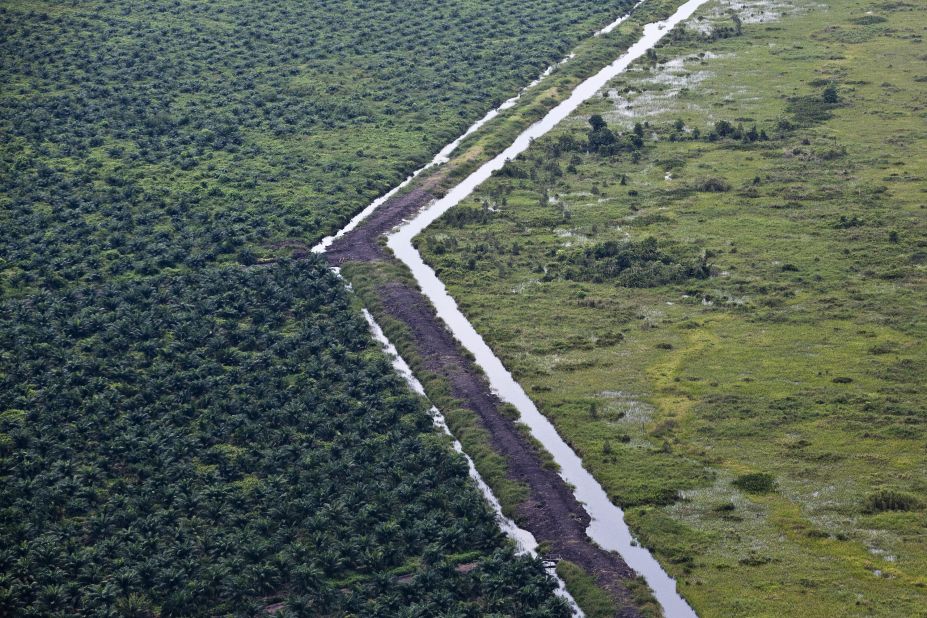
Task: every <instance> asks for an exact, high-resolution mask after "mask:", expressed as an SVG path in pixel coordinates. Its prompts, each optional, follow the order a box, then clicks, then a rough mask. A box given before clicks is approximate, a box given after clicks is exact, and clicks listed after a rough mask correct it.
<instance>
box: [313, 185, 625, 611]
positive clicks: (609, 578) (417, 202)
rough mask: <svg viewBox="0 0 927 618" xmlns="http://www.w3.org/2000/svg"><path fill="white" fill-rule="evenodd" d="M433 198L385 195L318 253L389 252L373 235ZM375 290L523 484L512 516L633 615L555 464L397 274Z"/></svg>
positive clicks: (346, 258)
mask: <svg viewBox="0 0 927 618" xmlns="http://www.w3.org/2000/svg"><path fill="white" fill-rule="evenodd" d="M433 199H434V196H433V195H432V194H431V193H429V191H428V190H427V189H426V188H416V189H413V190H412V191H410V192H409V193H406V194H404V195H400V196H396V197H394V198H392V199H390V200H389V201H388V202H386V203H385V204H383V205H382V206H381V207H380V208H379V209H377V211H376V212H375V213H373V214H372V215H371V216H370V217H369V218H368V219H367V220H365V221H364V223H363V224H361V225H360V226H359V227H357V228H356V229H354V230H352V231H351V232H349V233H347V234H345V235H344V236H342V237H340V238H338V239H337V240H335V242H334V243H333V244H332V245H331V246H330V247H329V248H328V250H327V251H326V252H325V254H324V255H325V257H326V259H327V260H328V262H329V264H331V265H332V266H337V267H341V266H344V265H345V264H346V263H349V262H375V261H384V260H392V259H393V258H392V257H391V256H390V255H389V253H388V251H387V250H385V249H384V248H383V247H382V246H381V244H380V243H381V237H382V236H383V235H384V234H386V233H387V232H389V231H390V230H391V229H393V228H394V227H395V226H396V225H398V224H400V223H402V221H404V220H406V219H410V218H412V217H413V216H414V215H415V214H416V213H417V212H418V211H420V210H421V209H422V208H424V207H425V206H427V205H428V204H429V203H430V202H431V201H432V200H433ZM377 293H378V295H379V298H380V305H381V307H382V310H383V311H384V312H385V313H386V314H387V315H388V316H389V317H391V318H394V319H396V320H400V321H401V322H402V323H403V324H405V325H406V326H407V327H408V329H409V332H411V333H412V335H413V340H414V346H415V352H416V353H417V355H418V356H419V357H420V358H421V360H422V363H423V365H424V367H425V369H427V370H428V371H430V372H432V373H434V374H436V375H438V376H441V377H442V378H444V379H445V380H446V381H447V383H448V385H449V387H450V389H451V393H452V395H453V396H454V397H455V398H456V399H458V400H459V401H460V403H461V406H462V407H465V408H467V409H469V410H471V411H472V412H473V413H474V414H475V415H477V417H478V418H479V419H480V422H481V424H482V426H483V427H484V428H485V429H486V430H487V431H488V433H489V435H490V438H491V442H492V446H493V448H494V449H495V451H496V452H498V453H499V454H500V455H502V456H504V457H505V458H506V460H507V462H508V469H509V475H510V476H511V478H512V479H513V480H515V481H518V482H522V483H524V484H525V485H527V487H528V488H529V491H530V494H529V498H528V499H527V500H525V501H524V502H523V503H521V504H520V505H519V506H518V508H517V516H516V518H517V521H518V524H519V525H520V526H521V527H522V528H524V529H526V530H528V531H529V532H531V533H532V534H533V535H534V536H535V538H536V539H537V541H538V542H539V543H542V544H545V545H546V546H547V547H548V548H549V551H548V552H547V554H546V557H550V558H555V559H556V558H562V559H566V560H570V561H571V562H574V563H576V564H578V565H580V566H581V567H583V569H585V570H586V571H587V572H588V573H590V574H591V575H593V576H594V577H595V579H596V581H597V582H598V584H599V586H600V587H601V588H603V589H604V590H605V591H607V592H608V593H609V595H610V596H611V597H612V598H613V599H614V600H615V602H616V605H617V606H618V607H620V608H622V609H621V611H620V613H619V614H618V615H620V616H639V615H640V613H639V611H638V610H637V609H636V607H635V605H634V603H633V601H632V598H631V595H630V593H629V592H628V589H627V587H626V585H625V583H626V582H627V581H628V580H629V579H633V578H635V577H636V573H635V572H634V570H633V569H631V568H630V567H629V566H628V565H627V564H626V563H625V562H624V560H622V558H621V557H620V556H618V555H617V554H615V553H612V552H607V551H605V550H603V549H601V548H600V547H598V546H597V545H596V544H595V543H593V542H592V540H591V539H590V538H589V537H588V536H587V534H586V528H587V527H588V525H589V521H590V520H589V515H588V514H587V513H586V511H585V510H584V509H583V507H582V505H581V504H580V503H579V502H578V501H577V500H576V498H575V497H574V495H573V491H572V490H571V488H570V487H569V486H567V484H566V483H565V482H564V481H563V479H561V478H560V476H559V475H558V474H557V473H556V472H555V471H553V470H550V469H548V468H545V467H544V465H543V462H542V460H541V459H540V457H539V456H538V454H537V452H536V450H535V447H534V446H533V445H532V444H531V443H529V441H528V440H527V439H526V438H525V436H524V434H523V433H522V432H521V431H519V429H518V427H517V425H516V423H515V422H514V421H513V420H511V419H510V418H509V417H507V416H506V415H505V414H504V413H503V411H502V405H503V403H502V401H501V400H500V399H499V398H498V397H496V396H495V395H494V394H493V393H492V391H491V390H490V387H489V384H488V383H487V381H486V379H485V377H484V375H483V373H482V372H481V371H480V370H479V369H478V368H477V367H476V366H475V365H474V364H473V361H471V360H470V358H469V357H468V355H467V354H466V353H465V352H464V350H463V349H462V348H461V347H460V345H459V344H458V343H457V341H456V340H455V339H454V337H453V335H452V334H451V333H450V332H449V331H448V330H447V328H446V327H445V325H444V322H442V321H441V320H439V319H438V318H437V317H436V315H435V312H434V309H433V307H432V305H431V303H430V302H429V300H428V299H427V298H426V297H425V296H424V295H422V293H421V292H420V291H419V290H418V289H416V288H414V287H410V285H409V284H407V283H406V282H403V281H392V282H389V283H387V284H384V285H382V286H381V287H380V288H379V289H378V290H377Z"/></svg>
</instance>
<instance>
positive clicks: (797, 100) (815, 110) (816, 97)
mask: <svg viewBox="0 0 927 618" xmlns="http://www.w3.org/2000/svg"><path fill="white" fill-rule="evenodd" d="M841 105H843V99H842V98H841V96H840V94H839V92H838V91H837V86H836V85H834V84H830V85H828V86H827V87H826V88H824V90H822V91H821V92H820V94H809V95H803V96H796V97H792V98H790V99H789V104H788V106H787V107H786V111H787V112H788V113H789V114H791V115H792V118H793V120H794V122H795V123H796V124H797V125H798V126H802V127H808V126H811V125H814V124H818V123H821V122H824V121H825V120H828V119H830V118H831V117H832V116H833V110H835V109H837V108H838V107H840V106H841Z"/></svg>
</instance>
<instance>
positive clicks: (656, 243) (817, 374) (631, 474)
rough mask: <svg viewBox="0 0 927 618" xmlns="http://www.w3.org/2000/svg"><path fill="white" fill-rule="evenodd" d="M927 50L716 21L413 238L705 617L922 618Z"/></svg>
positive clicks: (706, 22) (883, 26) (844, 28)
mask: <svg viewBox="0 0 927 618" xmlns="http://www.w3.org/2000/svg"><path fill="white" fill-rule="evenodd" d="M732 15H737V19H736V20H735V19H732ZM925 26H927V12H925V11H924V10H923V9H922V8H921V7H919V6H917V5H915V4H911V3H903V2H890V3H879V2H856V1H845V2H827V3H817V2H804V1H803V2H793V3H769V2H763V3H750V2H748V3H739V2H738V3H735V4H729V3H726V2H723V3H713V4H710V5H707V6H706V8H705V9H703V10H702V11H700V14H699V16H697V17H696V18H694V19H692V20H691V21H690V22H689V23H688V24H687V27H686V28H685V30H684V31H681V32H680V33H677V34H674V35H672V36H671V37H670V39H669V40H668V41H667V42H666V43H665V44H664V45H663V46H662V47H661V48H660V49H658V50H657V53H656V54H655V55H654V56H652V57H651V58H649V59H647V60H646V61H643V62H640V63H639V64H638V65H637V66H636V70H634V71H632V72H630V73H628V74H627V75H625V76H624V77H622V78H620V79H618V80H616V81H615V82H613V83H612V84H611V85H610V87H609V88H608V89H606V91H605V92H604V93H603V96H602V97H601V98H599V99H597V100H595V101H593V102H590V103H589V104H587V105H586V106H585V107H584V108H583V109H582V110H581V112H580V113H578V114H576V115H575V117H574V118H573V120H571V121H568V122H566V123H564V124H563V126H561V127H560V128H559V129H558V130H555V131H554V132H553V133H552V134H551V135H549V136H548V137H546V138H544V139H542V140H539V141H538V142H537V143H536V144H535V145H534V146H533V147H532V149H531V150H529V151H528V153H527V154H526V155H525V156H523V157H520V158H519V159H518V160H516V161H513V162H512V163H511V164H510V165H509V166H508V167H507V169H506V170H504V171H503V172H502V173H501V174H499V175H498V176H497V177H496V178H494V179H492V180H490V181H489V182H487V183H486V185H485V186H484V187H483V188H482V189H481V190H480V191H479V192H478V194H477V195H475V196H474V197H473V198H472V199H470V200H469V201H468V202H467V203H465V204H464V205H462V206H460V207H458V208H456V209H454V210H451V211H450V212H449V213H448V214H447V215H446V216H445V217H444V218H443V220H442V221H440V222H439V223H438V224H437V225H435V226H434V227H432V228H431V229H430V230H428V231H427V232H426V233H425V234H424V235H423V237H421V239H420V240H421V242H420V248H421V249H422V251H423V253H424V254H425V255H426V258H427V259H428V261H429V262H430V263H431V264H432V265H433V266H434V267H435V268H436V270H437V271H438V274H439V276H440V277H441V278H442V280H444V281H445V283H447V284H448V287H449V290H450V291H451V293H452V294H453V295H454V296H455V298H457V299H458V301H459V302H460V304H461V307H462V309H463V310H464V311H465V313H466V314H467V315H468V316H469V317H470V318H471V320H472V321H473V322H474V324H475V325H476V327H477V330H479V331H480V332H481V333H482V334H483V336H484V337H485V338H486V339H487V341H488V342H489V343H490V345H491V346H492V347H493V348H494V349H495V350H496V351H497V353H499V354H500V356H501V357H502V358H503V360H504V362H505V363H506V365H507V366H508V367H509V368H510V369H511V370H512V371H513V373H514V374H515V376H516V378H517V379H519V381H520V382H522V384H523V385H525V387H526V389H527V390H528V391H529V393H530V394H531V395H532V396H533V397H534V399H535V401H536V402H537V403H538V404H539V407H540V408H541V409H542V410H543V411H544V412H545V413H546V414H547V415H548V416H549V417H550V418H551V419H552V420H553V421H554V422H555V424H556V425H557V427H558V429H559V431H560V432H561V434H562V435H563V436H564V437H565V438H566V439H567V440H568V441H569V442H570V443H571V444H572V445H573V446H574V448H576V450H577V451H578V452H579V453H580V454H581V455H582V456H583V459H584V461H585V462H586V463H587V465H588V466H589V468H590V470H591V471H592V472H593V473H594V474H595V476H596V477H597V478H598V479H599V480H600V481H601V482H602V483H603V485H604V486H605V487H606V488H607V490H608V491H609V492H610V494H611V495H612V496H613V497H614V499H615V500H616V502H618V503H620V504H622V505H624V506H626V507H628V515H629V521H630V523H631V524H632V527H633V528H634V529H635V530H636V532H637V533H638V534H639V535H640V538H641V540H642V541H643V542H644V543H645V544H647V545H648V546H650V547H652V548H653V549H654V550H655V552H656V554H657V556H658V557H659V558H660V559H661V560H662V562H663V563H664V565H665V566H666V568H667V569H668V570H669V571H670V572H671V574H673V575H675V576H677V577H678V578H679V580H680V583H681V585H682V587H683V592H684V594H685V596H686V597H687V598H688V599H689V600H690V601H691V602H692V603H693V605H694V606H695V608H696V610H697V611H699V613H700V614H701V615H708V616H729V615H750V616H754V615H782V614H786V615H791V614H794V613H797V612H799V611H800V612H801V613H803V614H806V615H814V616H830V615H919V613H918V612H923V607H924V606H925V603H927V593H925V592H924V589H925V588H924V587H925V586H927V580H925V574H927V562H925V559H924V556H925V555H927V551H925V550H927V542H925V512H924V508H925V504H927V485H925V483H924V480H923V479H924V478H927V458H925V452H924V438H925V418H924V414H925V413H924V410H925V409H927V393H925V390H924V385H923V382H924V378H923V377H924V375H927V348H925V345H924V341H925V335H927V332H925V331H927V324H925V322H924V315H925V301H924V298H925V278H924V266H923V264H924V262H925V259H927V258H925V251H927V241H925V237H927V236H925V225H927V216H925V209H924V204H925V197H927V193H925V191H927V183H925V180H924V178H925V175H927V169H925V168H927V162H925V159H924V157H923V152H925V151H927V134H925V130H924V128H925V126H927V125H925V112H924V109H925V105H927V85H925V84H927V73H925V71H924V66H925V58H927V55H925V54H927V49H925V48H924V45H923V36H924V30H925ZM596 114H598V115H600V116H601V118H602V119H603V121H604V122H605V123H606V125H607V126H604V127H603V126H599V127H598V131H596V130H594V128H593V127H592V126H591V125H590V123H589V120H590V118H591V117H592V116H593V115H596ZM636 123H640V127H639V128H637V129H636V130H635V124H636ZM754 127H755V129H754ZM606 130H607V131H608V132H609V133H611V137H609V135H608V134H607V133H606V132H605V131H606ZM648 239H653V240H652V241H651V240H648Z"/></svg>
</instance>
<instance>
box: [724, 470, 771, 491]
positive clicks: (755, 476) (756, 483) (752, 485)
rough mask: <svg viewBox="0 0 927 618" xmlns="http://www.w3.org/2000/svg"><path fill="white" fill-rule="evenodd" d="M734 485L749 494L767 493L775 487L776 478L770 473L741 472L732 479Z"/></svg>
mask: <svg viewBox="0 0 927 618" xmlns="http://www.w3.org/2000/svg"><path fill="white" fill-rule="evenodd" d="M733 484H734V487H737V488H738V489H740V490H742V491H746V492H747V493H751V494H767V493H769V492H771V491H772V490H773V489H775V487H776V480H775V479H774V478H773V477H772V475H771V474H767V473H765V472H754V473H751V474H742V475H740V476H738V477H737V478H736V479H734V481H733Z"/></svg>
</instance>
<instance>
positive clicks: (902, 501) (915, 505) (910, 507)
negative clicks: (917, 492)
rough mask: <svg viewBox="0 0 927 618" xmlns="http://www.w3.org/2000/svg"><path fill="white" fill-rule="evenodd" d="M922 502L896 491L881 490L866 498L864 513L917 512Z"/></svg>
mask: <svg viewBox="0 0 927 618" xmlns="http://www.w3.org/2000/svg"><path fill="white" fill-rule="evenodd" d="M920 507H921V502H920V500H918V499H917V498H916V497H915V496H912V495H911V494H907V493H904V492H903V491H897V490H894V489H880V490H879V491H877V492H875V493H873V494H869V495H868V496H866V500H865V501H864V502H863V511H864V512H866V513H883V512H885V511H915V510H917V509H919V508H920Z"/></svg>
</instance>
